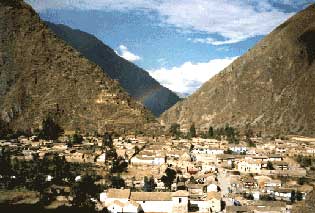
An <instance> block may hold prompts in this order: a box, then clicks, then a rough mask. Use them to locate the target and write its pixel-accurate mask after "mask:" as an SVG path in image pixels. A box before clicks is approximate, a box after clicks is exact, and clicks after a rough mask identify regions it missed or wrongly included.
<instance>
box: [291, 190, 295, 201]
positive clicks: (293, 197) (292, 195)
mask: <svg viewBox="0 0 315 213" xmlns="http://www.w3.org/2000/svg"><path fill="white" fill-rule="evenodd" d="M295 200H296V192H295V191H294V190H292V191H291V202H292V203H294V202H295Z"/></svg>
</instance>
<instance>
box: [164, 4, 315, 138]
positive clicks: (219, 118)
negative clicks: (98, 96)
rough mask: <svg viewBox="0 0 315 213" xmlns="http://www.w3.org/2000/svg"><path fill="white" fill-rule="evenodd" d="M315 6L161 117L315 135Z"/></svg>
mask: <svg viewBox="0 0 315 213" xmlns="http://www.w3.org/2000/svg"><path fill="white" fill-rule="evenodd" d="M314 60H315V6H314V5H312V6H309V7H308V8H307V9H305V10H303V11H301V12H300V13H298V14H297V15H295V16H293V17H292V18H290V19H289V20H287V21H286V22H285V23H283V24H282V25H280V26H279V27H277V28H276V29H275V30H274V31H273V32H272V33H270V34H269V35H268V36H266V37H265V38H264V39H263V40H262V41H260V42H259V43H258V44H257V45H256V46H255V47H254V48H252V49H251V50H249V51H248V52H247V53H246V54H244V55H243V56H242V57H240V58H238V59H237V60H236V61H235V62H234V63H232V64H231V65H230V66H229V67H227V68H226V69H225V70H223V71H222V72H221V73H219V74H218V75H216V76H215V77H213V78H212V79H210V80H209V81H208V82H206V83H205V84H204V85H203V86H202V87H201V88H200V89H199V90H198V91H197V92H196V93H194V94H193V95H192V96H191V97H189V98H188V99H186V100H184V101H182V102H180V103H178V104H176V105H175V106H174V107H172V108H171V109H169V110H168V111H167V112H165V113H164V114H163V115H162V116H161V118H160V119H161V122H162V123H163V124H165V125H170V124H171V123H179V124H181V126H182V127H183V128H187V127H189V126H190V125H191V124H192V123H195V124H196V126H197V127H200V128H208V127H209V126H210V125H212V126H223V125H225V124H226V123H229V124H230V125H233V126H238V127H243V126H244V125H245V124H246V123H250V124H251V125H252V127H254V128H255V129H257V130H262V131H268V132H272V133H283V134H287V133H295V134H296V133H298V134H307V135H314V134H315V62H314Z"/></svg>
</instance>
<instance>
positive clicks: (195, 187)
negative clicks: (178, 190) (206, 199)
mask: <svg viewBox="0 0 315 213" xmlns="http://www.w3.org/2000/svg"><path fill="white" fill-rule="evenodd" d="M187 188H188V192H189V197H190V198H193V199H200V198H202V197H203V196H204V194H205V192H206V190H207V189H206V185H205V184H192V183H189V184H187Z"/></svg>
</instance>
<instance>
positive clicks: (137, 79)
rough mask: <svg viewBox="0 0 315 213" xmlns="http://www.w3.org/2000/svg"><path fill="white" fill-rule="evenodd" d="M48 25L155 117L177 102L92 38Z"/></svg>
mask: <svg viewBox="0 0 315 213" xmlns="http://www.w3.org/2000/svg"><path fill="white" fill-rule="evenodd" d="M47 25H48V26H49V28H50V29H51V30H53V32H54V33H55V34H56V35H57V36H58V37H60V38H61V39H63V40H64V41H66V42H67V43H68V44H69V45H71V46H72V47H74V48H75V49H77V50H78V51H79V52H80V53H81V54H82V55H84V56H85V57H86V58H87V59H89V60H91V61H93V62H94V63H96V64H97V65H99V66H100V67H101V68H103V69H104V70H105V72H106V73H107V74H108V75H109V76H110V77H111V78H112V79H117V80H118V81H119V83H120V84H121V86H122V87H123V88H124V89H125V90H126V91H127V92H128V93H129V94H130V95H131V96H132V97H134V98H135V99H137V100H139V101H140V102H142V103H143V104H144V105H145V106H146V107H147V108H148V109H149V110H151V112H153V114H155V115H156V116H159V115H160V114H161V113H162V112H164V111H165V110H167V109H168V108H170V107H171V106H173V105H174V104H176V102H178V101H179V97H178V96H177V95H176V94H175V93H173V92H172V91H170V90H169V89H167V88H165V87H163V86H161V85H160V84H159V83H158V82H157V81H156V80H155V79H153V78H152V77H151V76H150V75H149V73H148V72H146V71H145V70H143V69H141V68H139V67H138V66H136V65H134V64H133V63H131V62H129V61H127V60H125V59H123V58H121V57H120V56H118V55H117V54H116V53H115V51H114V50H112V49H111V48H110V47H108V46H106V45H105V44H103V43H102V42H101V41H100V40H98V39H97V38H96V37H95V36H93V35H90V34H88V33H85V32H82V31H80V30H74V29H71V28H70V27H67V26H65V25H59V24H58V25H56V24H53V23H49V22H47Z"/></svg>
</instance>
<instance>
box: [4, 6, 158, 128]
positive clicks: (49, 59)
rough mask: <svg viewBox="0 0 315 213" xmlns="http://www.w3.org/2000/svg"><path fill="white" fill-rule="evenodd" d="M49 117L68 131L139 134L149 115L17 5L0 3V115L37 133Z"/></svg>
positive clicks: (12, 125) (38, 20)
mask: <svg viewBox="0 0 315 213" xmlns="http://www.w3.org/2000/svg"><path fill="white" fill-rule="evenodd" d="M48 114H51V115H53V116H54V118H55V119H56V120H57V121H58V122H59V124H60V125H62V126H63V127H64V128H65V129H66V130H75V129H80V130H81V131H83V132H85V131H89V132H91V131H96V130H98V131H100V132H101V131H105V130H109V129H110V130H116V131H124V130H126V129H142V128H144V126H145V125H146V124H148V123H150V122H154V118H153V115H152V114H151V113H149V112H148V111H147V110H146V109H145V108H144V107H143V106H142V105H141V104H139V103H137V102H135V101H133V100H132V99H131V98H130V97H129V96H128V95H127V93H125V92H124V91H123V89H122V88H121V87H120V86H119V84H118V83H117V82H116V81H114V80H112V79H110V78H109V77H108V76H107V75H106V74H105V73H104V71H103V70H102V69H101V68H100V67H98V66H97V65H95V64H93V63H91V62H90V61H88V60H87V59H86V58H84V57H83V56H82V55H80V53H79V52H77V51H76V50H75V49H73V48H72V47H70V46H69V45H67V44H66V43H65V42H63V41H62V40H60V39H59V38H57V37H56V36H55V35H54V33H52V32H51V31H50V30H49V29H48V28H47V26H46V25H45V24H44V23H43V22H42V21H41V20H40V18H39V16H38V15H37V14H36V13H35V12H34V10H33V9H32V8H31V7H30V6H28V5H27V4H25V3H24V2H23V1H20V0H2V1H0V116H1V119H2V120H5V121H6V122H9V123H10V125H11V127H13V128H14V129H29V128H38V127H39V126H40V124H41V122H42V120H43V118H45V117H46V116H47V115H48Z"/></svg>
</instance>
